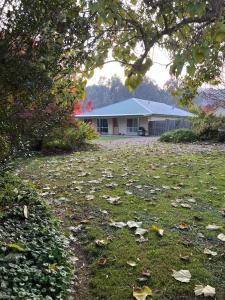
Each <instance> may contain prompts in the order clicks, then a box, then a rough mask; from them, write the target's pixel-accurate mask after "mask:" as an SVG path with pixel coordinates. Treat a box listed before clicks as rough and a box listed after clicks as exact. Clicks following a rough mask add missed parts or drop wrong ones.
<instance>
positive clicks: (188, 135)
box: [160, 128, 197, 143]
mask: <svg viewBox="0 0 225 300" xmlns="http://www.w3.org/2000/svg"><path fill="white" fill-rule="evenodd" d="M196 140H197V135H196V134H195V133H194V132H193V130H191V129H186V128H181V129H176V130H172V131H168V132H165V133H163V134H162V135H161V136H160V141H161V142H167V143H187V142H195V141H196Z"/></svg>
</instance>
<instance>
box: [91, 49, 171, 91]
mask: <svg viewBox="0 0 225 300" xmlns="http://www.w3.org/2000/svg"><path fill="white" fill-rule="evenodd" d="M151 58H152V60H153V65H152V67H151V69H150V70H149V71H148V72H147V74H146V75H147V76H148V77H150V78H151V79H152V80H153V81H154V82H155V83H156V84H157V85H158V86H159V87H161V88H163V86H164V84H165V82H166V81H167V80H169V79H170V75H169V66H166V65H167V64H168V63H169V62H170V59H169V55H168V53H166V51H165V50H162V49H160V48H158V47H155V48H154V49H153V50H152V53H151ZM115 74H116V75H117V76H119V77H120V78H121V79H122V81H124V79H125V77H124V71H123V68H122V67H121V66H120V64H119V63H117V62H111V63H107V64H105V65H104V67H103V68H102V69H96V70H95V73H94V76H93V77H92V78H91V79H90V80H89V81H88V85H92V84H98V81H99V78H100V77H102V76H104V77H106V78H111V77H112V76H113V75H115Z"/></svg>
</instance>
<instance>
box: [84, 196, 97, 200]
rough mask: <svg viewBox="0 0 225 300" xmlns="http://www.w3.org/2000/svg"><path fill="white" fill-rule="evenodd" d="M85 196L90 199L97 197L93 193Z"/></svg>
mask: <svg viewBox="0 0 225 300" xmlns="http://www.w3.org/2000/svg"><path fill="white" fill-rule="evenodd" d="M85 198H86V199H87V200H88V201H89V200H93V199H94V198H95V196H93V195H86V196H85Z"/></svg>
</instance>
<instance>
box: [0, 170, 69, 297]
mask: <svg viewBox="0 0 225 300" xmlns="http://www.w3.org/2000/svg"><path fill="white" fill-rule="evenodd" d="M69 258H70V254H69V248H68V242H67V239H66V238H65V237H64V236H63V234H62V232H61V230H60V228H59V224H58V223H57V222H56V221H55V220H54V219H53V218H52V215H51V213H50V210H49V208H48V207H47V206H46V203H43V201H41V200H40V198H39V196H38V194H37V192H36V191H35V190H34V188H33V186H32V185H30V184H27V183H24V182H22V181H21V179H19V178H18V177H15V176H11V175H5V176H1V177H0V282H1V296H0V297H1V299H16V300H17V299H18V300H19V299H21V300H22V299H46V300H47V299H48V300H50V299H68V295H69V289H70V287H71V285H70V281H71V276H72V270H71V266H72V265H71V263H70V260H69Z"/></svg>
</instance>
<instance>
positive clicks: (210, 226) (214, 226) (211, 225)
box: [206, 224, 221, 230]
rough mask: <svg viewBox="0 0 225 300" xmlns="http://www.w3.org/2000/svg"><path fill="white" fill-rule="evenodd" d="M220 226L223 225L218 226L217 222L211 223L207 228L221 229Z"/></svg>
mask: <svg viewBox="0 0 225 300" xmlns="http://www.w3.org/2000/svg"><path fill="white" fill-rule="evenodd" d="M220 227H221V226H218V225H216V224H209V225H207V226H206V229H208V230H218V229H220Z"/></svg>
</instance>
